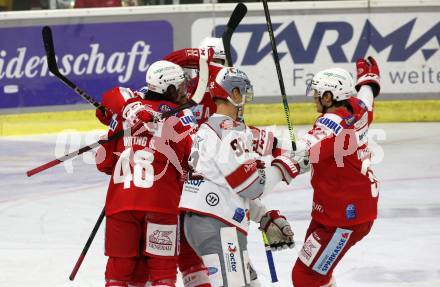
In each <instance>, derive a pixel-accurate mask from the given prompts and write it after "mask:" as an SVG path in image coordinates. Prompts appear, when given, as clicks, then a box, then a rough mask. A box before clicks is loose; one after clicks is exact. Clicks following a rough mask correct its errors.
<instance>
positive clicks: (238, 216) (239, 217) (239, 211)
mask: <svg viewBox="0 0 440 287" xmlns="http://www.w3.org/2000/svg"><path fill="white" fill-rule="evenodd" d="M245 214H246V213H245V211H244V209H243V208H240V207H238V208H236V209H235V213H234V216H233V217H232V219H233V220H235V221H237V222H240V223H241V222H242V221H243V219H244V216H245Z"/></svg>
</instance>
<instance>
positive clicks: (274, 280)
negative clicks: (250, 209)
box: [262, 231, 278, 283]
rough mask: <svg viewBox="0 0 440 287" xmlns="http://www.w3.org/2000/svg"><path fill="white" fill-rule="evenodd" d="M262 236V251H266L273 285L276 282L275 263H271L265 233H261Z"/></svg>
mask: <svg viewBox="0 0 440 287" xmlns="http://www.w3.org/2000/svg"><path fill="white" fill-rule="evenodd" d="M262 234H263V243H264V249H266V257H267V264H268V265H269V271H270V279H271V280H272V283H275V282H278V276H277V270H276V269H275V263H274V261H273V255H272V250H271V249H270V244H269V240H267V236H266V232H264V231H263V232H262Z"/></svg>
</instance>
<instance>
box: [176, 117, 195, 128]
mask: <svg viewBox="0 0 440 287" xmlns="http://www.w3.org/2000/svg"><path fill="white" fill-rule="evenodd" d="M180 121H181V122H182V124H183V125H184V126H188V125H190V124H195V123H197V119H196V118H195V117H194V116H193V115H188V116H183V117H181V118H180Z"/></svg>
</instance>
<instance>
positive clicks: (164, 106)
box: [159, 104, 171, 113]
mask: <svg viewBox="0 0 440 287" xmlns="http://www.w3.org/2000/svg"><path fill="white" fill-rule="evenodd" d="M169 111H171V107H170V106H168V105H167V104H160V105H159V112H162V113H164V112H169Z"/></svg>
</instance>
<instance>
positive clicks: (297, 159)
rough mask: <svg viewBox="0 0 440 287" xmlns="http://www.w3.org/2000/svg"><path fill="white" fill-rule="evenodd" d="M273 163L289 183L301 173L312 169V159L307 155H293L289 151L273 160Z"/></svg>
mask: <svg viewBox="0 0 440 287" xmlns="http://www.w3.org/2000/svg"><path fill="white" fill-rule="evenodd" d="M271 165H272V166H276V167H277V168H278V169H279V170H280V172H281V176H282V177H283V181H285V182H286V183H287V184H289V183H290V182H291V181H292V179H294V178H295V177H297V176H298V175H299V174H303V173H305V172H308V171H309V170H310V161H309V159H308V158H307V157H305V156H299V155H291V154H289V153H285V154H283V155H280V156H277V157H276V158H275V159H274V160H272V163H271Z"/></svg>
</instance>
